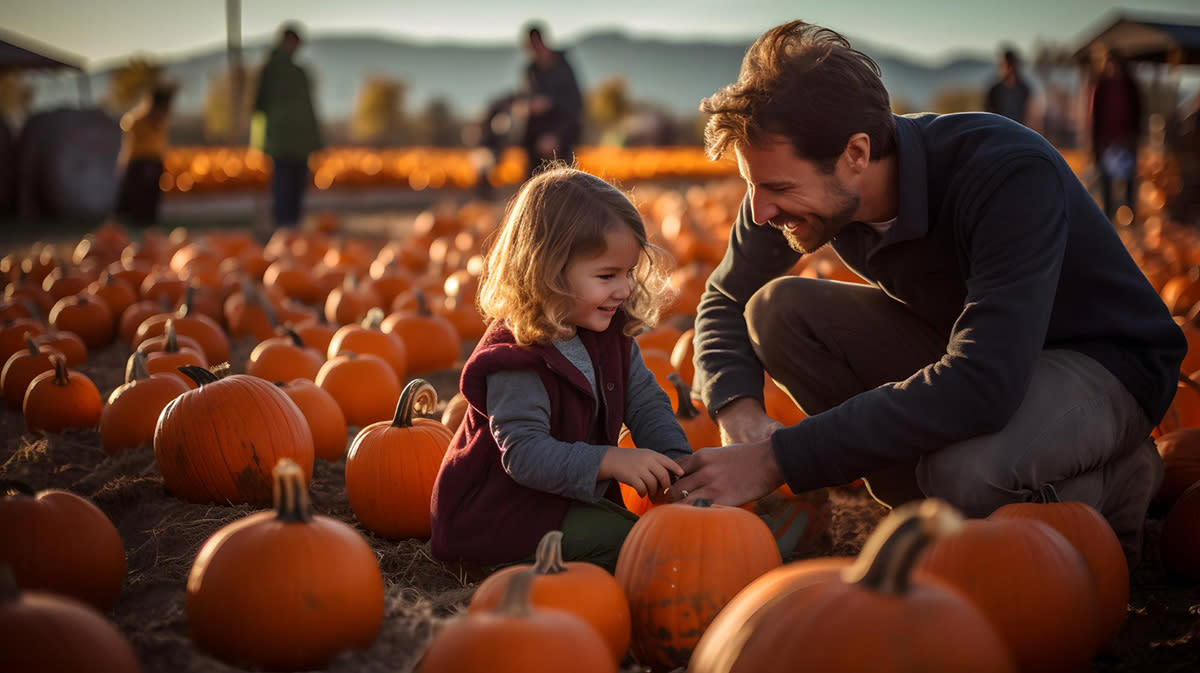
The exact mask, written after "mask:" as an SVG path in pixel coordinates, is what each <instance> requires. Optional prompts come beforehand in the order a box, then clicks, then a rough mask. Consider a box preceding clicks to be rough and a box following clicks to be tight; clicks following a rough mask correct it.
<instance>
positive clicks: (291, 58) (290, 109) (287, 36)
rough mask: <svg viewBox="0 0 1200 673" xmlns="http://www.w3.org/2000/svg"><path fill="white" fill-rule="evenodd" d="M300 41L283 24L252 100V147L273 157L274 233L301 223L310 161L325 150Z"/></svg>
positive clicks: (292, 28)
mask: <svg viewBox="0 0 1200 673" xmlns="http://www.w3.org/2000/svg"><path fill="white" fill-rule="evenodd" d="M301 43H302V40H301V39H300V32H299V30H298V28H297V26H295V25H293V24H285V25H284V26H283V28H282V29H281V30H280V34H279V41H278V43H277V44H276V45H275V48H274V49H272V50H271V55H270V56H269V57H268V58H267V62H266V63H265V64H264V65H263V68H262V71H261V73H260V74H259V77H258V91H257V93H256V95H255V97H254V115H255V120H254V125H255V132H254V133H253V134H252V135H253V139H252V145H253V146H254V147H256V148H257V149H259V150H261V151H262V152H263V153H264V154H266V155H267V156H269V157H271V162H272V164H273V165H274V168H273V170H272V171H271V216H272V219H273V221H274V225H275V227H286V226H295V225H296V224H297V223H299V221H300V215H301V212H302V206H303V200H304V192H305V189H306V188H307V187H308V182H309V172H308V155H309V154H311V153H313V152H315V151H317V150H319V149H321V146H322V145H321V129H320V126H319V125H318V124H317V115H316V112H315V111H314V110H313V102H312V92H311V87H310V85H309V80H308V74H307V73H305V72H304V69H303V68H301V67H300V66H299V65H297V64H296V61H295V56H296V51H297V50H298V49H299V48H300V45H301Z"/></svg>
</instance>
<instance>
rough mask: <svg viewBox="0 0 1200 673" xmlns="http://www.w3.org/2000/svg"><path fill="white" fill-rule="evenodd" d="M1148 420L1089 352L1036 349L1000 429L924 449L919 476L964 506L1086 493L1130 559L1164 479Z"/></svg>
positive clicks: (932, 492) (979, 510) (1137, 552)
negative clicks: (1023, 388) (1019, 396)
mask: <svg viewBox="0 0 1200 673" xmlns="http://www.w3.org/2000/svg"><path fill="white" fill-rule="evenodd" d="M1151 429H1152V425H1151V423H1150V420H1149V419H1148V418H1147V417H1146V414H1145V412H1143V411H1142V409H1141V407H1140V406H1139V405H1138V403H1137V401H1136V400H1134V398H1133V396H1132V395H1131V394H1130V393H1129V391H1128V390H1126V389H1125V386H1123V385H1122V384H1121V382H1120V381H1118V380H1117V378H1116V377H1114V376H1113V375H1112V374H1111V373H1110V372H1109V371H1108V370H1107V369H1105V368H1104V367H1103V366H1102V365H1101V364H1100V363H1098V362H1096V361H1095V360H1093V359H1091V358H1089V357H1087V356H1085V355H1082V354H1080V353H1077V352H1075V351H1069V350H1051V351H1045V352H1043V353H1042V355H1041V357H1040V358H1039V359H1038V362H1037V365H1036V367H1035V369H1034V373H1033V379H1032V381H1031V382H1030V385H1029V391H1028V393H1027V394H1026V396H1025V400H1024V402H1022V404H1021V405H1020V407H1019V408H1018V409H1017V412H1016V414H1014V415H1013V417H1012V419H1011V420H1010V421H1009V423H1008V425H1007V426H1005V428H1004V429H1003V430H1000V431H999V432H997V433H994V434H991V435H985V436H982V437H976V438H974V439H970V440H967V441H964V442H960V443H958V444H954V445H952V446H949V447H947V448H945V449H942V450H940V451H936V452H933V453H930V454H927V455H926V456H924V457H923V458H922V459H921V460H920V461H919V463H918V465H917V483H918V485H919V486H920V488H921V490H922V492H924V494H925V495H926V496H930V497H938V498H943V499H945V500H947V501H949V502H950V503H951V504H953V505H955V506H956V507H958V508H960V509H962V510H963V512H964V513H965V514H966V515H967V516H971V517H984V516H987V515H988V514H990V513H991V512H992V511H993V510H995V509H996V508H997V507H1000V506H1001V505H1005V504H1008V503H1011V502H1029V501H1034V500H1037V499H1039V497H1041V496H1040V495H1039V493H1041V492H1042V490H1043V488H1044V487H1045V486H1046V485H1050V486H1052V487H1053V489H1054V491H1055V492H1056V493H1057V495H1058V497H1059V499H1060V500H1064V501H1067V500H1076V501H1080V502H1084V503H1087V504H1089V505H1091V506H1093V507H1095V508H1096V509H1097V510H1099V511H1100V513H1101V514H1103V515H1104V517H1105V518H1106V519H1107V520H1108V522H1109V524H1110V525H1112V527H1113V530H1114V531H1115V532H1116V534H1117V537H1118V538H1119V539H1120V541H1121V546H1122V547H1123V548H1124V550H1125V555H1126V557H1127V558H1128V559H1129V562H1130V567H1131V568H1132V567H1133V566H1135V565H1136V564H1137V562H1138V560H1139V559H1140V558H1141V551H1142V528H1143V525H1144V523H1145V517H1146V510H1147V508H1148V507H1149V504H1150V499H1151V498H1152V497H1153V496H1154V494H1155V492H1157V490H1158V487H1159V484H1160V483H1161V482H1162V472H1163V466H1162V460H1161V459H1160V458H1159V456H1158V452H1157V451H1156V450H1155V447H1154V442H1153V440H1151V439H1149V435H1150V430H1151Z"/></svg>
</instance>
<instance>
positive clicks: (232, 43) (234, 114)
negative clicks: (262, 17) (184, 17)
mask: <svg viewBox="0 0 1200 673" xmlns="http://www.w3.org/2000/svg"><path fill="white" fill-rule="evenodd" d="M225 39H226V44H227V52H228V55H229V90H230V91H229V105H230V109H229V138H228V140H229V141H230V143H231V144H232V143H235V142H238V139H239V138H240V137H241V136H242V135H243V134H242V130H243V128H244V127H245V124H244V123H243V122H244V117H245V110H244V109H243V108H245V105H244V101H245V95H244V93H243V92H244V91H245V88H246V69H245V67H244V66H243V64H242V3H241V0H225Z"/></svg>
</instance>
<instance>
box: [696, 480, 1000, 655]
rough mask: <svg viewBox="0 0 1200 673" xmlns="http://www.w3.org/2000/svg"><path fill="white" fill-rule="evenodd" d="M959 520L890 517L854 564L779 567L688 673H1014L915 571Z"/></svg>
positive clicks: (717, 627) (972, 615)
mask: <svg viewBox="0 0 1200 673" xmlns="http://www.w3.org/2000/svg"><path fill="white" fill-rule="evenodd" d="M961 527H962V516H961V515H960V514H959V513H958V512H957V511H955V510H954V509H953V508H952V507H950V506H949V505H947V504H946V503H944V502H940V501H936V500H925V501H922V502H919V503H910V504H908V505H905V506H903V507H901V508H899V509H897V510H895V511H893V512H892V513H891V514H890V515H888V517H887V518H886V519H884V521H883V522H882V523H880V525H879V526H878V527H877V528H876V529H875V532H874V533H872V534H871V537H870V538H869V539H868V540H867V542H866V544H865V545H864V547H863V550H862V553H861V554H859V556H858V559H857V560H856V561H854V563H853V564H850V563H849V562H848V561H839V560H837V559H815V560H810V561H800V562H797V563H791V564H788V565H785V566H783V567H781V568H779V569H776V570H772V571H771V572H769V573H767V574H766V575H763V576H762V577H760V578H759V579H757V580H755V581H754V582H751V583H750V585H749V586H747V587H746V588H745V589H744V590H743V591H741V592H740V593H739V594H738V595H737V596H736V597H735V598H734V599H733V600H732V601H730V602H729V604H728V605H727V606H725V608H724V609H723V610H722V611H721V613H720V614H718V615H717V618H716V619H714V620H713V623H712V625H711V626H709V628H708V630H707V631H705V633H704V635H703V636H702V637H701V638H700V642H699V643H698V644H697V645H696V651H695V653H694V654H693V655H692V659H691V662H690V663H689V665H688V672H689V673H773V672H778V673H783V672H785V671H822V672H824V673H852V672H858V671H872V672H875V673H892V672H894V673H910V672H915V671H920V672H921V673H959V672H960V671H972V672H976V673H1016V671H1017V667H1016V664H1015V663H1014V661H1013V658H1012V654H1011V653H1010V652H1009V649H1008V646H1007V645H1006V644H1005V642H1004V640H1003V639H1001V638H1000V636H999V634H998V633H997V632H996V630H995V628H994V627H993V626H992V624H991V622H989V621H988V619H987V618H986V617H984V616H983V614H982V613H981V612H980V611H979V610H978V608H976V607H975V606H974V605H972V604H971V603H970V601H968V600H967V599H966V598H965V597H963V596H962V595H961V594H959V593H958V592H956V591H954V590H953V589H951V588H949V587H948V586H946V585H944V584H943V583H941V582H939V581H937V580H935V579H932V578H930V577H929V576H928V575H925V576H922V575H920V574H916V575H914V573H913V566H914V564H915V563H916V560H917V559H918V558H919V556H920V554H921V553H923V552H924V551H925V548H926V546H927V545H928V544H929V543H930V542H932V541H933V540H935V539H939V538H942V537H945V536H947V535H954V534H955V533H956V532H957V531H958V530H959V529H961Z"/></svg>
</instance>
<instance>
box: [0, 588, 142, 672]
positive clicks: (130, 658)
mask: <svg viewBox="0 0 1200 673" xmlns="http://www.w3.org/2000/svg"><path fill="white" fill-rule="evenodd" d="M0 671H4V673H48V672H58V671H62V672H64V673H65V672H67V671H71V672H72V673H76V672H78V673H138V672H139V671H141V667H140V666H139V665H138V660H137V655H135V654H134V652H133V648H132V647H130V646H129V642H128V641H127V640H125V637H124V636H122V635H121V632H120V631H118V630H117V628H116V627H115V626H113V625H112V624H111V623H110V622H109V621H108V620H106V619H105V618H104V617H103V616H102V615H101V614H100V613H99V612H97V611H96V610H95V609H94V608H92V607H90V606H88V605H85V604H83V603H80V602H79V601H77V600H75V599H73V598H70V597H69V596H63V595H59V594H51V593H43V592H41V591H28V590H25V591H18V590H17V585H16V584H15V583H14V582H13V576H12V572H11V571H10V570H9V569H8V568H5V567H3V566H2V565H0Z"/></svg>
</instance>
